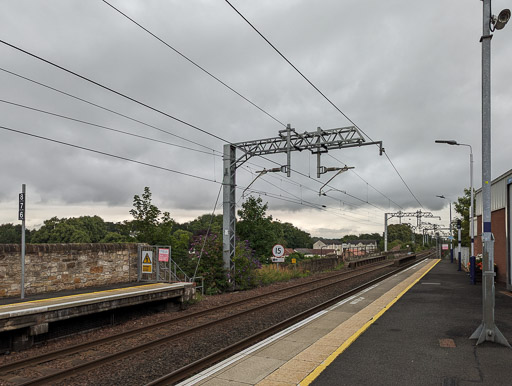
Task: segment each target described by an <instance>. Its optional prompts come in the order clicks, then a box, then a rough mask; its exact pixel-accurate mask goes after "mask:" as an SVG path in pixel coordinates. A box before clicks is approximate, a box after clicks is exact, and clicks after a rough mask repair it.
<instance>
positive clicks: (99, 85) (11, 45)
mask: <svg viewBox="0 0 512 386" xmlns="http://www.w3.org/2000/svg"><path fill="white" fill-rule="evenodd" d="M0 43H2V44H4V45H6V46H8V47H11V48H13V49H15V50H17V51H19V52H22V53H24V54H25V55H28V56H31V57H33V58H34V59H37V60H40V61H42V62H44V63H46V64H49V65H51V66H53V67H55V68H58V69H59V70H62V71H64V72H67V73H68V74H71V75H73V76H76V77H78V78H80V79H82V80H85V81H86V82H89V83H91V84H94V85H95V86H98V87H100V88H102V89H104V90H107V91H110V92H112V93H114V94H116V95H118V96H120V97H122V98H125V99H127V100H129V101H132V102H134V103H136V104H138V105H141V106H143V107H145V108H147V109H150V110H152V111H154V112H156V113H159V114H161V115H163V116H166V117H168V118H171V119H173V120H175V121H176V122H179V123H182V124H184V125H185V126H188V127H190V128H192V129H194V130H197V131H200V132H201V133H203V134H206V135H209V136H211V137H213V138H215V139H218V140H220V141H222V142H227V143H230V141H228V140H226V139H224V138H222V137H220V136H218V135H216V134H213V133H211V132H209V131H208V130H204V129H201V128H200V127H198V126H196V125H193V124H191V123H189V122H186V121H184V120H183V119H180V118H178V117H175V116H173V115H171V114H169V113H166V112H165V111H162V110H160V109H157V108H156V107H153V106H150V105H148V104H147V103H144V102H141V101H139V100H138V99H135V98H133V97H131V96H128V95H126V94H123V93H122V92H120V91H117V90H114V89H113V88H111V87H108V86H105V85H103V84H101V83H99V82H96V81H95V80H92V79H90V78H87V77H86V76H83V75H80V74H78V73H76V72H74V71H71V70H69V69H67V68H65V67H63V66H61V65H59V64H56V63H54V62H52V61H50V60H47V59H45V58H43V57H41V56H38V55H36V54H33V53H31V52H29V51H27V50H24V49H23V48H21V47H18V46H15V45H14V44H11V43H8V42H6V41H5V40H1V39H0Z"/></svg>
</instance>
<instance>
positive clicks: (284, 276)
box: [255, 265, 311, 285]
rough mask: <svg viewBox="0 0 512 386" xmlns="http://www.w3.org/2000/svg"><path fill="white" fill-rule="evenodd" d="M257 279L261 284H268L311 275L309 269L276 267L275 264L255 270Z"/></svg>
mask: <svg viewBox="0 0 512 386" xmlns="http://www.w3.org/2000/svg"><path fill="white" fill-rule="evenodd" d="M255 274H256V280H257V282H259V283H260V285H268V284H272V283H276V282H280V281H288V280H290V279H296V278H299V277H307V276H309V275H311V273H310V272H309V271H305V272H304V271H302V270H298V269H294V268H288V267H276V266H273V265H265V266H263V267H261V268H260V269H257V270H256V271H255Z"/></svg>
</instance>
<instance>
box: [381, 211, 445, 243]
mask: <svg viewBox="0 0 512 386" xmlns="http://www.w3.org/2000/svg"><path fill="white" fill-rule="evenodd" d="M393 217H398V218H399V219H400V224H401V223H402V217H416V226H417V227H418V228H421V227H422V225H421V218H422V217H423V218H438V219H439V220H441V217H439V216H434V215H433V214H432V212H422V211H421V209H420V210H417V211H416V212H402V211H398V212H396V213H384V252H387V251H388V219H390V218H393Z"/></svg>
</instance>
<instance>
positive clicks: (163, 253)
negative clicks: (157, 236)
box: [158, 248, 169, 262]
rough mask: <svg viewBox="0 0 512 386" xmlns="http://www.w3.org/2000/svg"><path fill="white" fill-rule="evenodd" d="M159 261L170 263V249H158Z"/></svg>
mask: <svg viewBox="0 0 512 386" xmlns="http://www.w3.org/2000/svg"><path fill="white" fill-rule="evenodd" d="M158 261H165V262H168V261H169V248H158Z"/></svg>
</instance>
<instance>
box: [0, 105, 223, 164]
mask: <svg viewBox="0 0 512 386" xmlns="http://www.w3.org/2000/svg"><path fill="white" fill-rule="evenodd" d="M0 102H1V103H6V104H9V105H12V106H17V107H21V108H24V109H27V110H32V111H36V112H38V113H42V114H46V115H51V116H54V117H58V118H62V119H67V120H69V121H73V122H78V123H82V124H84V125H89V126H94V127H98V128H100V129H104V130H109V131H113V132H116V133H120V134H124V135H129V136H131V137H135V138H140V139H145V140H148V141H153V142H158V143H162V144H164V145H169V146H173V147H179V148H181V149H185V150H190V151H195V152H198V153H203V154H208V155H212V153H211V152H208V151H204V150H198V149H193V148H191V147H187V146H182V145H177V144H175V143H171V142H167V141H162V140H160V139H155V138H150V137H146V136H143V135H139V134H134V133H129V132H127V131H123V130H119V129H114V128H112V127H108V126H103V125H99V124H97V123H92V122H87V121H83V120H81V119H76V118H72V117H68V116H66V115H61V114H57V113H52V112H51V111H47V110H41V109H37V108H35V107H30V106H26V105H22V104H19V103H15V102H10V101H6V100H3V99H0ZM213 155H214V156H218V157H221V155H220V154H219V155H216V154H213Z"/></svg>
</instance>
